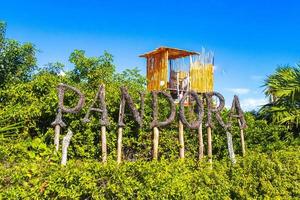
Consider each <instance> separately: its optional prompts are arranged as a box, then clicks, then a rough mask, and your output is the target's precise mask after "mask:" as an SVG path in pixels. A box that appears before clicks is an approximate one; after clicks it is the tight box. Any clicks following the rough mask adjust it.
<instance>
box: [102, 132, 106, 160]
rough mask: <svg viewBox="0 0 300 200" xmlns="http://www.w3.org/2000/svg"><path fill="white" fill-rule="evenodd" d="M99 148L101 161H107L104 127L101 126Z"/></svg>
mask: <svg viewBox="0 0 300 200" xmlns="http://www.w3.org/2000/svg"><path fill="white" fill-rule="evenodd" d="M101 150H102V162H106V161H107V147H106V127H105V126H101Z"/></svg>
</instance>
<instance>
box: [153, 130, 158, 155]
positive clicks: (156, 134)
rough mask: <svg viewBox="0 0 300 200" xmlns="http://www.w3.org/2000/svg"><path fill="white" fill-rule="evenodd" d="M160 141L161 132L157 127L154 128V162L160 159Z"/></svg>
mask: <svg viewBox="0 0 300 200" xmlns="http://www.w3.org/2000/svg"><path fill="white" fill-rule="evenodd" d="M158 140H159V130H158V128H157V127H154V128H153V152H152V158H153V160H157V158H158Z"/></svg>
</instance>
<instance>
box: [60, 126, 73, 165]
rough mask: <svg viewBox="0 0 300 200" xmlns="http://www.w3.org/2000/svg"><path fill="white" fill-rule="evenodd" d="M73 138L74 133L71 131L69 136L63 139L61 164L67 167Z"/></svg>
mask: <svg viewBox="0 0 300 200" xmlns="http://www.w3.org/2000/svg"><path fill="white" fill-rule="evenodd" d="M72 136H73V132H72V131H71V130H70V129H69V130H68V133H67V135H66V136H65V137H64V138H63V142H62V158H61V164H62V165H66V164H67V156H68V147H69V144H70V142H71V138H72Z"/></svg>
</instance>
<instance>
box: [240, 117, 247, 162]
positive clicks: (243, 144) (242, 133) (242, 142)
mask: <svg viewBox="0 0 300 200" xmlns="http://www.w3.org/2000/svg"><path fill="white" fill-rule="evenodd" d="M239 125H241V121H240V120H239ZM241 145H242V153H243V156H245V155H246V148H245V139H244V130H243V129H241Z"/></svg>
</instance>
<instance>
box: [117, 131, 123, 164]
mask: <svg viewBox="0 0 300 200" xmlns="http://www.w3.org/2000/svg"><path fill="white" fill-rule="evenodd" d="M122 136H123V128H122V127H119V129H118V144H117V163H118V164H120V163H121V161H122Z"/></svg>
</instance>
